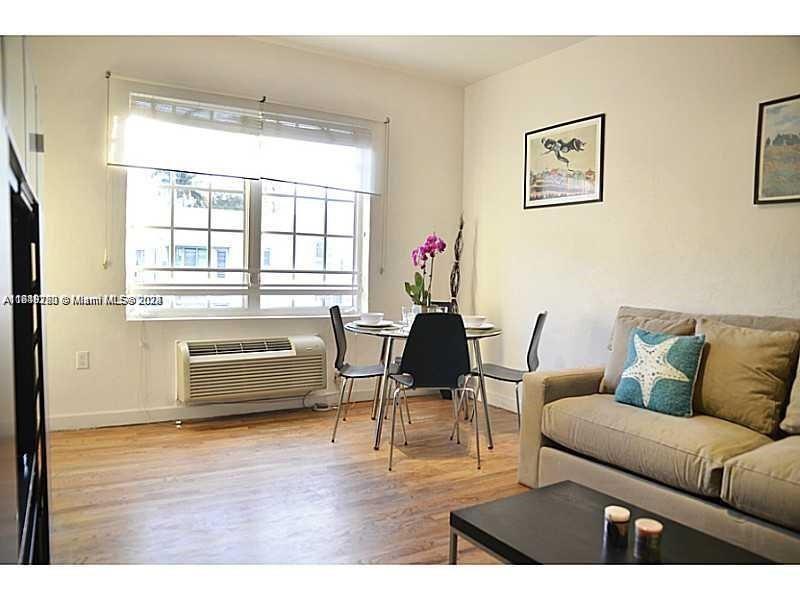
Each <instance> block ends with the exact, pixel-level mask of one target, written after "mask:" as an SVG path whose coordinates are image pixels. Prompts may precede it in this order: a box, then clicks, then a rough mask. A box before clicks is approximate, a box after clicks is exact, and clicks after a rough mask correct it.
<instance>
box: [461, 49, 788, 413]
mask: <svg viewBox="0 0 800 600" xmlns="http://www.w3.org/2000/svg"><path fill="white" fill-rule="evenodd" d="M798 92H800V38H796V37H795V38H772V39H765V38H592V39H589V40H587V41H585V42H582V43H580V44H577V45H575V46H571V47H569V48H566V49H564V50H562V51H559V52H557V53H555V54H552V55H549V56H546V57H544V58H542V59H539V60H536V61H533V62H530V63H527V64H525V65H522V66H520V67H516V68H514V69H512V70H510V71H507V72H504V73H501V74H499V75H496V76H493V77H491V78H488V79H486V80H483V81H480V82H478V83H476V84H473V85H471V86H469V87H468V88H467V89H466V95H465V108H464V127H465V129H464V208H465V214H466V218H467V219H468V220H469V221H471V223H472V225H473V226H476V227H477V240H475V238H474V236H472V235H470V236H469V237H468V239H467V252H466V254H467V256H468V257H469V256H471V255H472V254H473V253H474V255H475V256H474V260H472V262H471V263H470V267H474V272H475V276H474V277H472V276H471V274H470V271H471V269H470V268H467V275H468V277H467V285H468V286H469V285H472V286H473V287H474V297H475V306H476V308H477V310H478V311H479V312H480V313H482V314H487V315H489V316H491V317H492V318H493V319H496V320H497V321H498V322H499V324H500V325H502V326H503V327H504V328H505V333H504V335H503V336H502V337H500V338H498V339H497V341H495V342H492V343H490V344H487V345H486V348H487V350H486V351H485V354H488V356H489V358H492V359H498V360H501V361H503V362H506V363H510V364H514V363H516V364H518V365H519V366H522V364H523V361H524V353H525V348H526V345H527V342H528V337H529V335H530V330H531V327H532V325H533V319H534V316H535V313H536V312H537V311H538V310H540V309H546V310H548V311H549V312H550V314H549V320H548V322H547V325H546V327H545V331H544V337H543V340H542V346H541V358H542V368H545V369H552V368H562V367H572V366H581V365H590V364H602V363H603V362H604V361H605V357H606V350H605V346H606V344H607V342H608V338H609V333H610V328H611V325H612V322H613V318H614V314H615V311H616V309H617V307H618V306H619V305H620V304H633V305H644V306H657V307H665V308H674V309H679V310H688V311H712V312H713V311H725V312H744V313H765V314H777V315H787V316H794V317H797V316H800V204H789V205H783V206H777V205H776V206H754V205H753V197H752V196H753V169H754V153H755V135H756V118H757V108H758V103H759V102H761V101H765V100H769V99H774V98H779V97H782V96H787V95H790V94H796V93H798ZM596 113H605V114H606V134H605V149H606V153H605V190H604V202H603V203H600V204H587V205H577V206H562V207H554V208H541V209H534V210H527V211H524V210H523V209H522V184H523V148H524V142H523V140H524V134H525V132H526V131H530V130H533V129H538V128H541V127H545V126H547V125H550V124H556V123H560V122H563V121H569V120H572V119H575V118H579V117H583V116H588V115H593V114H596ZM475 244H476V245H475ZM494 391H495V394H497V393H498V388H494ZM499 393H501V394H504V395H506V396H510V395H512V394H513V390H510V389H504V390H503V391H502V392H499ZM495 399H496V400H497V399H498V398H497V397H496V398H495Z"/></svg>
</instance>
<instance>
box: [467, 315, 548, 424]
mask: <svg viewBox="0 0 800 600" xmlns="http://www.w3.org/2000/svg"><path fill="white" fill-rule="evenodd" d="M545 319H547V311H545V312H540V313H539V314H538V315H537V316H536V323H535V324H534V325H533V333H532V334H531V342H530V344H529V345H528V370H527V371H522V370H519V369H512V368H510V367H504V366H503V365H495V364H492V363H486V364H484V365H483V375H484V377H489V378H491V379H495V380H497V381H505V382H507V383H513V384H514V394H515V395H516V400H517V428H519V426H520V421H521V417H520V406H519V384H520V383H522V379H523V377H524V376H525V373H530V372H532V371H535V370H536V369H538V368H539V341H540V340H541V338H542V329H544V322H545ZM472 374H473V375H479V373H478V371H476V370H474V371H473V372H472Z"/></svg>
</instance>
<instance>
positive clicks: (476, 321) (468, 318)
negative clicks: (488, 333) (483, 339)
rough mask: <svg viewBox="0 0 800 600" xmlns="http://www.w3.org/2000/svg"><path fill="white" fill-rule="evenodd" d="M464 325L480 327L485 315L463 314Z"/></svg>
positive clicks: (484, 321) (484, 320)
mask: <svg viewBox="0 0 800 600" xmlns="http://www.w3.org/2000/svg"><path fill="white" fill-rule="evenodd" d="M461 318H462V319H464V327H480V326H481V325H483V324H484V323H486V317H484V316H483V315H463V316H462V317H461Z"/></svg>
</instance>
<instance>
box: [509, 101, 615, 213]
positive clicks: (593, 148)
mask: <svg viewBox="0 0 800 600" xmlns="http://www.w3.org/2000/svg"><path fill="white" fill-rule="evenodd" d="M605 120H606V116H605V114H600V115H594V116H591V117H584V118H583V119H576V120H574V121H568V122H566V123H559V124H558V125H551V126H550V127H544V128H543V129H536V130H534V131H529V132H527V133H526V134H525V183H524V194H525V195H524V197H523V200H522V207H523V208H526V209H527V208H541V207H544V206H560V205H563V204H585V203H587V202H602V201H603V136H604V135H605V131H604V130H605Z"/></svg>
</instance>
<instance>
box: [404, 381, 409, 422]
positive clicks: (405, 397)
mask: <svg viewBox="0 0 800 600" xmlns="http://www.w3.org/2000/svg"><path fill="white" fill-rule="evenodd" d="M403 403H404V404H405V405H406V418H407V419H408V424H409V425H411V409H410V408H408V396H407V395H406V390H405V388H403Z"/></svg>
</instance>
